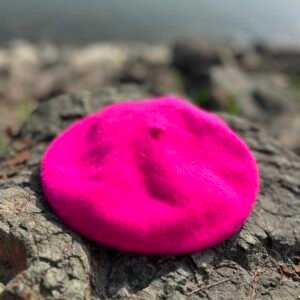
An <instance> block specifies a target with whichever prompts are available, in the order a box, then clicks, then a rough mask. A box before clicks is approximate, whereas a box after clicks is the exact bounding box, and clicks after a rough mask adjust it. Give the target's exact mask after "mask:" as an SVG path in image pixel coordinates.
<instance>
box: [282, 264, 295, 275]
mask: <svg viewBox="0 0 300 300" xmlns="http://www.w3.org/2000/svg"><path fill="white" fill-rule="evenodd" d="M280 268H281V271H282V272H283V273H284V274H285V275H287V276H290V275H294V271H293V270H292V269H290V268H289V267H288V266H286V265H283V266H280Z"/></svg>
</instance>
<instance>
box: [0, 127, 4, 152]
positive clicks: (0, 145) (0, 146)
mask: <svg viewBox="0 0 300 300" xmlns="http://www.w3.org/2000/svg"><path fill="white" fill-rule="evenodd" d="M4 148H5V142H4V137H3V133H2V132H0V154H1V153H2V152H3V150H4Z"/></svg>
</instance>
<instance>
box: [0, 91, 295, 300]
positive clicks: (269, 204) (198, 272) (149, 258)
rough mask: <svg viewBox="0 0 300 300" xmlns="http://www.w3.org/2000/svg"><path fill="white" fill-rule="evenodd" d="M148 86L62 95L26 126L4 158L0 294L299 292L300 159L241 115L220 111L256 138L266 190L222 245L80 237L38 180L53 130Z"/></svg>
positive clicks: (243, 295)
mask: <svg viewBox="0 0 300 300" xmlns="http://www.w3.org/2000/svg"><path fill="white" fill-rule="evenodd" d="M147 95H149V93H148V91H146V90H142V89H141V88H135V87H132V86H131V87H128V86H127V87H121V88H110V89H102V90H100V91H99V92H97V93H90V92H84V93H77V94H69V95H64V96H61V97H58V98H56V99H53V100H51V101H47V102H44V103H42V104H41V105H40V106H39V107H38V109H37V110H36V111H35V112H34V113H33V115H32V116H31V117H30V118H29V119H28V121H27V122H26V123H25V124H24V126H23V127H22V128H21V130H20V133H19V135H18V136H17V137H16V138H15V139H14V140H13V142H12V143H11V145H10V146H9V147H8V148H7V149H6V151H5V154H4V157H3V159H2V160H1V162H0V170H1V171H0V282H1V284H3V285H4V288H3V291H2V292H0V293H1V294H0V299H254V298H255V299H283V298H284V299H297V297H298V296H299V295H300V285H299V275H297V273H296V271H295V270H296V269H295V267H296V265H297V264H298V263H299V261H298V258H297V256H299V250H300V217H299V216H300V184H299V178H300V159H299V157H297V156H296V155H295V154H293V153H291V152H289V151H288V150H286V149H284V148H283V147H282V146H280V145H279V144H278V143H277V142H276V141H274V140H273V139H271V138H269V137H268V136H267V135H266V134H265V133H264V132H263V131H262V130H261V129H259V128H258V127H257V126H256V125H253V124H252V123H249V122H247V121H244V120H242V119H239V118H235V117H229V116H227V115H223V116H222V117H223V118H224V119H225V120H226V121H227V122H228V123H229V125H230V126H231V127H232V128H233V129H234V130H236V131H237V132H238V133H239V134H240V135H241V136H242V137H243V138H244V139H245V140H246V141H247V143H248V144H249V146H250V147H251V148H252V150H253V152H254V154H255V156H256V158H257V161H258V163H259V167H260V173H261V191H260V195H259V197H258V200H257V204H256V206H255V209H254V211H253V213H252V215H251V217H250V218H249V220H248V221H247V223H246V224H245V225H244V226H243V228H242V229H241V230H240V232H239V233H237V234H236V235H235V236H233V237H232V238H230V239H229V240H227V241H226V242H224V243H222V244H221V245H219V246H217V247H214V248H212V249H209V250H207V251H204V252H202V253H195V254H190V255H181V256H168V255H164V256H153V255H137V254H129V253H124V252H120V251H116V250H112V249H108V248H106V247H102V246H100V245H97V244H95V243H94V242H92V241H89V240H87V239H85V238H83V237H80V236H79V235H77V234H76V233H74V232H72V230H70V229H69V228H68V227H67V226H66V225H64V224H63V223H62V222H61V221H60V220H59V219H58V217H56V216H55V215H54V214H53V212H52V211H51V209H50V208H49V206H48V205H47V203H46V202H45V199H44V198H43V195H42V191H41V187H40V182H39V161H40V158H41V155H42V154H43V151H44V150H45V148H46V146H47V144H48V143H49V142H50V140H51V139H53V138H54V137H55V135H57V134H58V133H59V132H60V131H61V130H63V129H64V128H65V127H66V126H68V125H69V124H70V123H71V122H73V121H75V120H76V119H78V118H80V117H82V116H84V115H86V114H88V113H91V112H92V111H95V110H97V109H99V108H101V107H103V106H105V105H107V104H108V103H111V102H114V101H120V100H122V99H129V98H132V99H133V98H143V97H146V96H147ZM120 130H123V129H122V128H120ZM125 130H126V129H125ZM25 154H26V155H25ZM287 270H290V272H288V271H287ZM282 297H283V298H282Z"/></svg>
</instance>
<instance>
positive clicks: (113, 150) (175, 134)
mask: <svg viewBox="0 0 300 300" xmlns="http://www.w3.org/2000/svg"><path fill="white" fill-rule="evenodd" d="M41 181H42V187H43V191H44V195H45V197H46V199H47V201H48V202H49V204H50V206H51V207H52V208H53V210H54V211H55V212H56V214H57V215H58V216H59V217H60V218H61V219H62V220H63V221H64V222H65V223H66V224H67V225H69V226H70V227H71V228H73V229H74V230H75V231H77V232H79V233H80V234H82V235H83V236H86V237H88V238H90V239H92V240H95V241H96V242H99V243H101V244H103V245H107V246H110V247H114V248H117V249H121V250H125V251H132V252H140V253H152V254H181V253H187V252H196V251H199V250H203V249H205V248H208V247H212V246H214V245H216V244H218V243H220V242H222V241H223V240H225V239H227V238H229V237H230V236H231V235H232V234H234V233H235V232H236V231H237V230H238V229H239V228H240V227H241V226H242V224H243V223H244V222H245V220H246V218H247V217H248V215H249V213H250V212H251V209H252V208H253V205H254V202H255V199H256V196H257V193H258V187H259V175H258V168H257V165H256V162H255V159H254V157H253V155H252V153H251V152H250V150H249V148H248V146H247V145H246V144H245V143H244V141H242V140H241V138H239V137H238V135H237V134H236V133H234V132H233V131H232V130H231V129H230V128H229V127H228V126H227V125H226V124H225V122H223V121H222V120H221V119H220V118H219V117H217V116H216V115H214V114H212V113H209V112H206V111H203V110H201V109H200V108H198V107H196V106H194V105H193V104H191V103H189V102H188V101H185V100H183V99H180V98H177V97H173V96H166V97H160V98H154V99H145V100H143V101H126V102H122V103H118V104H113V105H110V106H108V107H106V108H104V109H102V110H100V111H98V112H96V113H94V114H91V115H89V116H87V117H85V118H83V119H81V120H79V121H77V122H76V123H74V124H73V125H71V126H70V127H69V128H67V129H66V130H65V131H64V132H63V133H61V134H60V135H59V136H58V137H57V138H56V139H55V140H54V141H53V142H52V143H51V144H50V146H49V147H48V149H47V151H46V153H45V154H44V157H43V159H42V164H41Z"/></svg>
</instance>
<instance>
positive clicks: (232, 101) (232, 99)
mask: <svg viewBox="0 0 300 300" xmlns="http://www.w3.org/2000/svg"><path fill="white" fill-rule="evenodd" d="M226 103H227V105H226V112H227V113H228V114H230V115H234V116H237V115H238V114H239V107H238V105H237V101H236V96H234V95H229V96H228V97H227V101H226Z"/></svg>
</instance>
